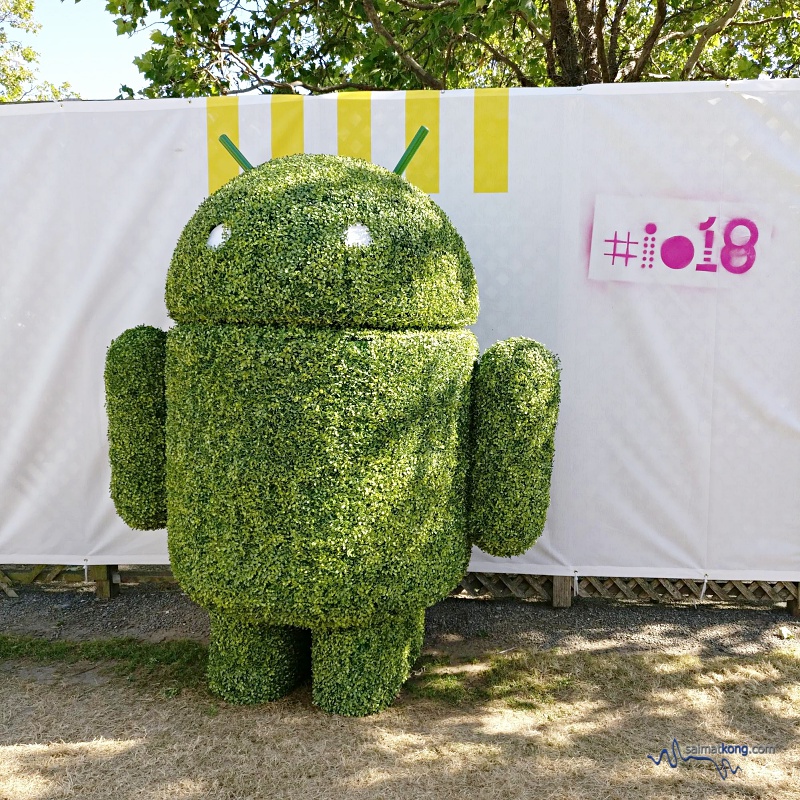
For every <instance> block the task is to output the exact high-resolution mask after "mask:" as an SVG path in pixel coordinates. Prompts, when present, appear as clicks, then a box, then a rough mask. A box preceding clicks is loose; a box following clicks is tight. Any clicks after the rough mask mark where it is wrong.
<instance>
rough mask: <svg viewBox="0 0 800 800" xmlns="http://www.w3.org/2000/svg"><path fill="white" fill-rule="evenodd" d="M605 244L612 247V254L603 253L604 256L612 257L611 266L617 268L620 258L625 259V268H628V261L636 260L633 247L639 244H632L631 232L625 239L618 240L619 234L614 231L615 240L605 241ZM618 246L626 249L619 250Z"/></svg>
mask: <svg viewBox="0 0 800 800" xmlns="http://www.w3.org/2000/svg"><path fill="white" fill-rule="evenodd" d="M603 241H604V242H607V243H608V244H610V245H611V252H610V253H603V255H606V256H611V266H612V267H613V266H615V265H616V263H617V259H618V258H624V259H625V266H626V267H627V266H628V261H630V260H631V259H632V258H636V255H635V254H634V253H632V252H631V245H632V244H639V242H632V241H631V232H630V231H628V232H627V233H626V234H625V238H624V239H620V238H618V234H617V232H616V231H614V238H613V239H603ZM618 245H625V249H624V250H623V249H622V248H620V249H617V247H618Z"/></svg>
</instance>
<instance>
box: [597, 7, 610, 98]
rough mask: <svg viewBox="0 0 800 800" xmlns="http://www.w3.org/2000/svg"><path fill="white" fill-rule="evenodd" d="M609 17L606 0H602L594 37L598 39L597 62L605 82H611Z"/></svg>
mask: <svg viewBox="0 0 800 800" xmlns="http://www.w3.org/2000/svg"><path fill="white" fill-rule="evenodd" d="M607 18H608V6H607V5H606V0H600V2H599V3H598V5H597V11H596V12H595V15H594V37H595V39H596V40H597V63H598V64H599V65H600V76H601V78H602V80H603V83H610V82H611V76H610V74H609V72H608V55H607V53H606V37H605V26H606V19H607Z"/></svg>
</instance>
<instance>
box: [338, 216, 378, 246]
mask: <svg viewBox="0 0 800 800" xmlns="http://www.w3.org/2000/svg"><path fill="white" fill-rule="evenodd" d="M344 243H345V244H346V245H347V246H348V247H366V246H367V245H369V244H372V237H371V236H370V234H369V228H368V227H367V226H366V225H362V224H361V223H360V222H359V223H357V224H356V225H351V226H350V227H349V228H348V229H347V230H346V231H345V235H344Z"/></svg>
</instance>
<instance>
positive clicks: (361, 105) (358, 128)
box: [336, 92, 372, 161]
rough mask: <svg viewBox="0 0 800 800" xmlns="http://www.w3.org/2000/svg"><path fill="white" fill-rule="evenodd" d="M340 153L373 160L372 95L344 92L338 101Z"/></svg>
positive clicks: (369, 93) (368, 93)
mask: <svg viewBox="0 0 800 800" xmlns="http://www.w3.org/2000/svg"><path fill="white" fill-rule="evenodd" d="M336 116H337V139H338V145H337V148H338V153H339V155H340V156H351V157H352V158H364V159H366V160H367V161H371V160H372V93H371V92H342V93H341V94H339V95H338V98H337V101H336Z"/></svg>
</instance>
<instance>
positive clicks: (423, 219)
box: [166, 155, 478, 330]
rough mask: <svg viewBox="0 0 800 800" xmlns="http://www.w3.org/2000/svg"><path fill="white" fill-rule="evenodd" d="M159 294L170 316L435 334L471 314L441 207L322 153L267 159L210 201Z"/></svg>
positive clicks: (454, 240) (459, 257)
mask: <svg viewBox="0 0 800 800" xmlns="http://www.w3.org/2000/svg"><path fill="white" fill-rule="evenodd" d="M166 299H167V308H168V309H169V312H170V315H171V316H172V317H173V319H175V320H176V321H177V322H206V323H240V324H241V323H249V324H267V325H280V326H299V325H305V326H313V327H326V326H330V327H336V328H345V327H355V328H376V329H390V330H391V329H435V328H452V327H460V326H463V325H469V324H471V323H473V322H475V320H476V318H477V313H478V293H477V285H476V282H475V275H474V272H473V269H472V263H471V262H470V258H469V255H468V253H467V250H466V247H465V246H464V242H463V241H462V239H461V237H460V236H459V234H458V232H457V231H456V230H455V228H454V227H453V225H452V224H451V222H450V221H449V219H448V218H447V216H446V215H445V213H444V212H443V211H442V210H441V209H440V208H439V207H438V206H437V205H436V204H435V203H434V202H433V201H432V200H431V199H430V198H429V197H428V196H427V195H426V194H425V193H424V192H422V191H421V190H419V189H417V188H416V187H414V186H412V185H411V184H409V183H408V182H407V181H406V180H404V179H403V178H401V177H400V176H398V175H395V174H394V173H392V172H389V171H388V170H386V169H384V168H382V167H379V166H376V165H374V164H370V163H369V162H367V161H362V160H359V159H352V158H343V157H339V156H326V155H295V156H287V157H285V158H279V159H275V160H273V161H269V162H267V163H266V164H264V165H262V166H261V167H258V168H257V169H254V170H251V171H249V172H245V173H244V174H242V175H240V176H239V177H238V178H234V179H233V180H232V181H230V182H229V183H228V184H226V185H225V186H223V187H222V188H221V189H220V190H219V191H217V192H216V193H214V194H213V195H212V196H211V197H209V198H208V199H207V200H205V202H203V204H202V205H201V206H200V208H199V209H198V210H197V212H196V213H195V215H194V216H193V217H192V219H191V220H190V221H189V224H188V225H187V226H186V227H185V228H184V231H183V233H182V235H181V237H180V240H179V242H178V245H177V247H176V249H175V253H174V255H173V258H172V264H171V266H170V270H169V274H168V277H167V291H166Z"/></svg>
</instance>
